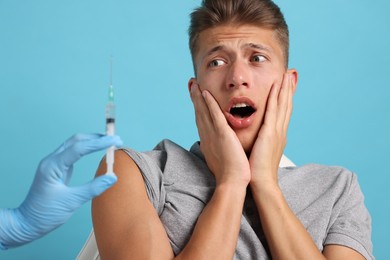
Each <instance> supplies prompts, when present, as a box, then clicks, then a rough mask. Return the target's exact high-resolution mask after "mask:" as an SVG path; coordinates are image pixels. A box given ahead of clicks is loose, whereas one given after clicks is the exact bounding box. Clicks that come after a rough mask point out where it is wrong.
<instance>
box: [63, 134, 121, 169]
mask: <svg viewBox="0 0 390 260" xmlns="http://www.w3.org/2000/svg"><path fill="white" fill-rule="evenodd" d="M72 142H73V143H72V145H70V146H68V147H66V149H65V150H64V151H62V153H60V154H58V156H59V158H60V159H61V162H62V163H63V164H64V165H65V166H67V167H70V166H71V165H73V164H74V163H75V162H76V161H77V160H79V159H80V158H81V157H82V156H84V155H86V154H90V153H92V152H96V151H99V150H102V149H105V148H108V147H110V146H113V145H114V146H120V145H122V143H123V142H122V140H121V139H120V137H119V136H116V135H114V136H107V135H104V136H101V137H98V138H95V137H92V138H90V139H82V140H73V141H72Z"/></svg>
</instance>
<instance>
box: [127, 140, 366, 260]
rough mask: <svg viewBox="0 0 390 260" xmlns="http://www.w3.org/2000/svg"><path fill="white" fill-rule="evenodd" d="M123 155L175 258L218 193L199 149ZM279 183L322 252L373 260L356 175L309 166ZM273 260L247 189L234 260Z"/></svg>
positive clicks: (168, 146)
mask: <svg viewBox="0 0 390 260" xmlns="http://www.w3.org/2000/svg"><path fill="white" fill-rule="evenodd" d="M125 151H126V152H127V153H128V154H129V156H130V157H131V158H132V159H133V160H134V162H135V163H136V164H137V165H138V167H139V169H140V171H141V173H142V176H143V178H144V181H145V187H146V190H147V194H148V196H149V199H150V201H151V202H152V204H153V206H154V208H155V209H156V211H157V213H158V215H159V217H160V220H161V222H162V223H163V225H164V227H165V230H166V232H167V234H168V237H169V240H170V243H171V246H172V248H173V251H174V253H175V254H176V255H177V254H178V253H180V251H181V250H182V249H183V248H184V246H185V245H186V244H187V242H188V241H189V239H190V237H191V234H192V231H193V229H194V227H195V224H196V221H197V218H198V216H199V215H200V214H201V212H202V210H203V208H204V207H205V205H206V204H207V202H208V201H209V200H210V198H211V196H212V195H213V191H214V189H215V179H214V176H213V174H212V173H211V172H210V171H209V169H208V167H207V164H206V163H205V161H204V157H203V155H202V153H201V152H200V148H199V144H198V143H195V144H194V145H193V146H192V147H191V149H190V151H187V150H185V149H184V148H182V147H180V146H178V145H177V144H175V143H173V142H171V141H169V140H163V141H162V142H160V143H159V144H158V145H157V146H156V147H155V148H154V150H152V151H149V152H144V153H139V152H136V151H134V150H131V149H125ZM278 179H279V185H280V188H281V190H282V192H283V194H284V197H285V199H286V200H287V203H288V205H289V206H290V208H291V209H292V211H293V212H294V213H295V215H296V216H297V217H298V218H299V220H300V221H301V222H302V224H303V225H304V226H305V228H306V229H307V231H308V232H309V234H310V235H311V237H312V238H313V240H314V242H315V244H316V245H317V247H318V249H319V250H321V251H322V250H323V248H324V246H325V245H328V244H337V245H343V246H347V247H350V248H353V249H354V250H356V251H358V252H359V253H360V254H362V255H363V256H364V257H366V259H374V257H373V255H372V243H371V218H370V214H369V213H368V211H367V209H366V207H365V205H364V196H363V194H362V192H361V190H360V187H359V184H358V182H357V178H356V175H355V174H353V173H352V172H350V171H348V170H346V169H344V168H341V167H328V166H321V165H306V166H302V167H287V168H280V169H279V172H278ZM270 258H271V257H270V253H269V249H268V245H267V241H266V239H265V236H264V233H263V231H262V228H261V224H260V219H259V215H258V213H257V209H256V206H255V204H254V201H253V198H252V196H251V193H250V190H249V189H248V192H247V196H246V199H245V204H244V210H243V214H242V219H241V228H240V233H239V238H238V244H237V248H236V251H235V255H234V259H270Z"/></svg>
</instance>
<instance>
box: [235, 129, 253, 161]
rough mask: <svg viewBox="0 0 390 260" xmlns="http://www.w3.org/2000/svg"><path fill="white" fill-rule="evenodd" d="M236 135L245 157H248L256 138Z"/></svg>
mask: <svg viewBox="0 0 390 260" xmlns="http://www.w3.org/2000/svg"><path fill="white" fill-rule="evenodd" d="M236 134H237V137H238V139H239V140H240V143H241V145H242V148H243V149H244V151H245V153H246V154H247V156H249V155H250V153H251V151H252V148H253V145H254V143H255V141H256V137H257V136H256V135H254V136H249V135H248V134H246V135H243V134H240V133H236Z"/></svg>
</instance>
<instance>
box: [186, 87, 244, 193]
mask: <svg viewBox="0 0 390 260" xmlns="http://www.w3.org/2000/svg"><path fill="white" fill-rule="evenodd" d="M191 99H192V102H193V104H194V108H195V117H196V125H197V127H198V132H199V137H200V148H201V151H202V153H203V155H204V156H205V159H206V162H207V165H208V167H209V168H210V170H211V171H212V172H213V174H214V176H215V179H216V182H217V185H218V184H221V183H226V182H229V183H234V184H244V185H247V184H248V183H249V181H250V168H249V162H248V159H247V157H246V155H245V152H244V149H243V148H242V145H241V143H240V141H239V140H238V138H237V135H236V134H235V133H234V131H233V130H232V129H231V127H230V126H229V125H228V123H227V121H226V118H225V116H224V114H223V112H222V110H221V108H220V107H219V105H218V103H217V101H216V100H215V99H214V97H213V96H212V95H211V93H210V92H208V91H201V90H200V88H199V86H198V85H196V84H193V85H192V86H191Z"/></svg>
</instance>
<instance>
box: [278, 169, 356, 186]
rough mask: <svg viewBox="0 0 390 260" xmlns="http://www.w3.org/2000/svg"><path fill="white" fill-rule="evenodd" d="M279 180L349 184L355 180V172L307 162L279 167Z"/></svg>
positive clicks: (283, 181) (301, 183)
mask: <svg viewBox="0 0 390 260" xmlns="http://www.w3.org/2000/svg"><path fill="white" fill-rule="evenodd" d="M279 180H280V182H282V183H286V184H289V183H292V184H300V185H303V184H307V185H310V184H312V185H321V186H329V185H330V186H334V185H335V184H337V186H339V187H340V188H341V186H348V185H351V183H352V182H353V181H356V174H355V173H353V172H351V171H350V170H348V169H346V168H344V167H340V166H326V165H319V164H307V165H303V166H300V167H286V168H281V169H280V172H279Z"/></svg>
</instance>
